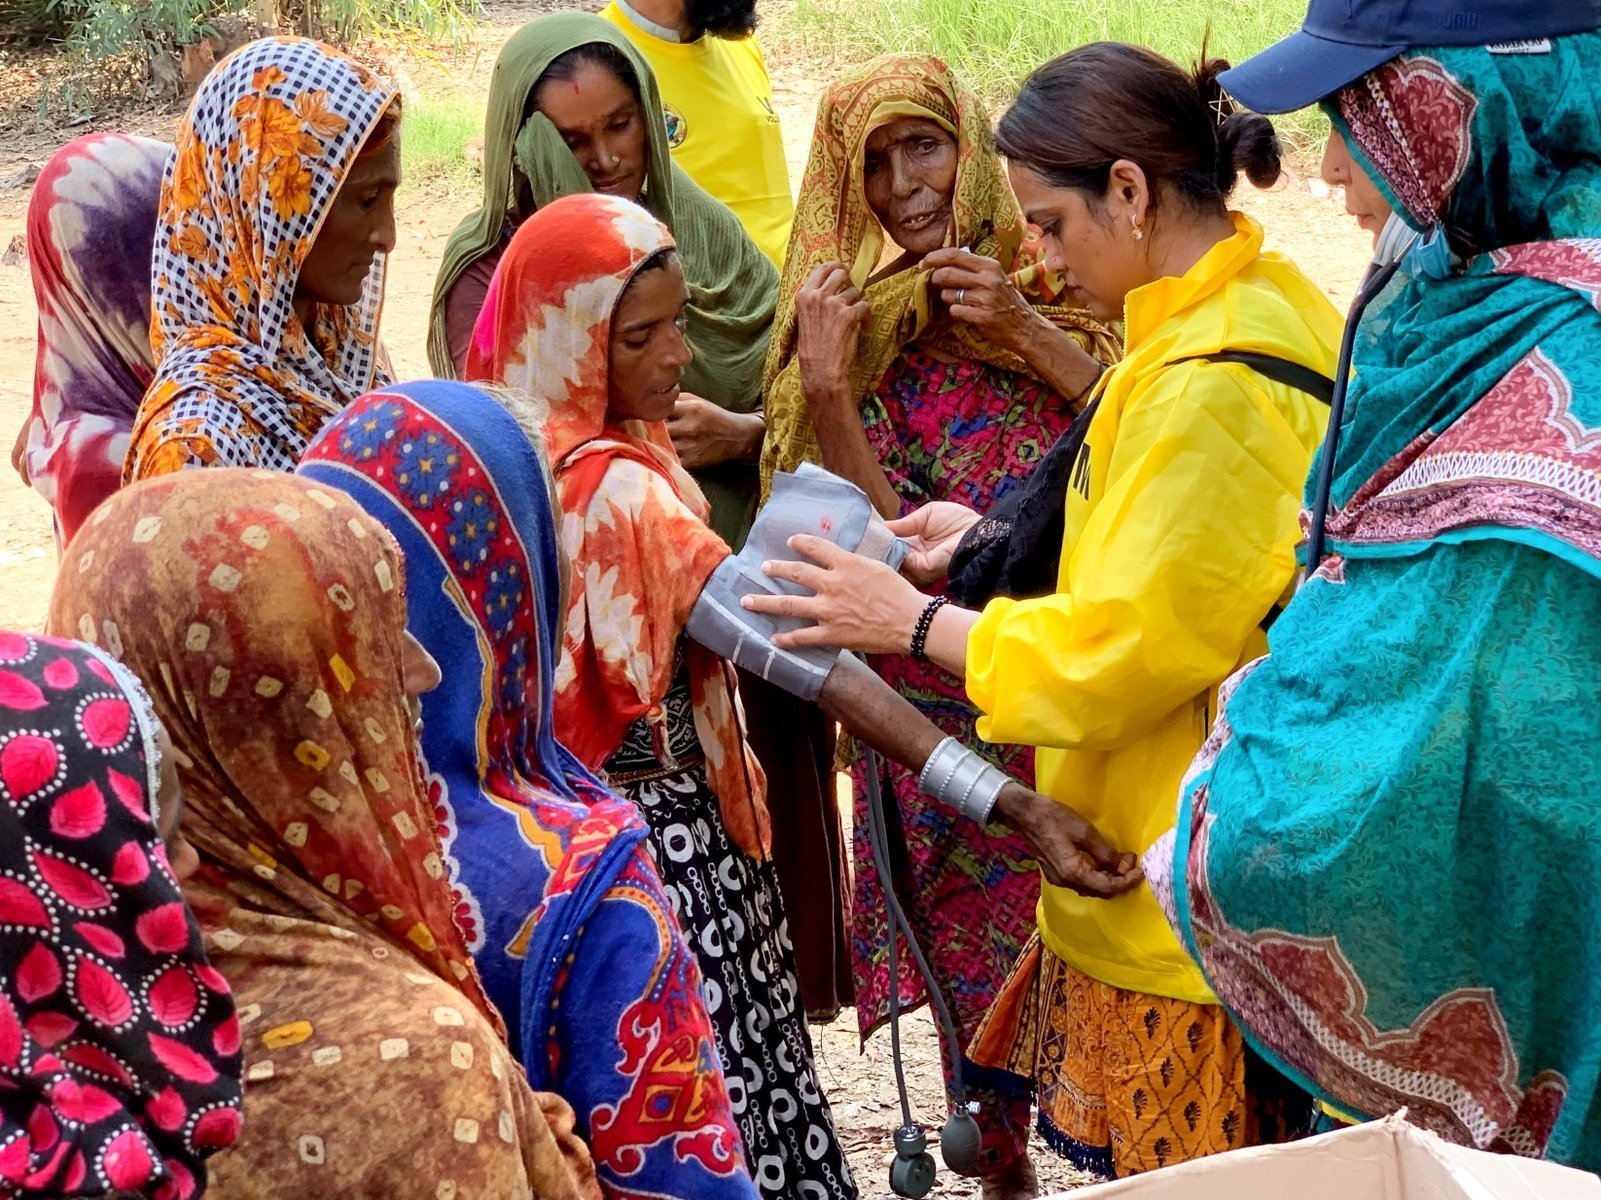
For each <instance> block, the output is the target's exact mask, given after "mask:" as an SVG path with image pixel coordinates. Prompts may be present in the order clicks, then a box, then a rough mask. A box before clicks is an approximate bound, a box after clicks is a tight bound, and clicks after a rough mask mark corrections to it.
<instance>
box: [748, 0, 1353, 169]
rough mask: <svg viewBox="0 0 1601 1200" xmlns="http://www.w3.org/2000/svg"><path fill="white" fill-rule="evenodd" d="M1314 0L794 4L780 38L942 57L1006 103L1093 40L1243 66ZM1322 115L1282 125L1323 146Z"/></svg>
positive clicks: (824, 51) (1304, 147)
mask: <svg viewBox="0 0 1601 1200" xmlns="http://www.w3.org/2000/svg"><path fill="white" fill-rule="evenodd" d="M1305 12H1306V0H876V2H875V0H866V2H865V3H864V2H863V0H796V4H795V7H794V9H793V10H792V11H791V12H789V13H788V14H786V15H785V17H784V18H782V19H781V20H780V21H777V22H775V24H776V25H778V27H779V28H778V30H777V31H776V32H777V33H778V35H779V37H780V38H782V39H784V40H786V41H790V42H792V43H794V44H795V45H796V46H797V48H798V49H799V50H800V51H801V52H802V53H803V54H806V55H808V56H810V57H812V58H835V59H838V60H843V61H847V62H856V61H861V60H864V59H867V58H871V57H873V56H875V55H878V54H886V53H890V52H895V51H909V52H916V53H926V54H934V55H938V56H939V57H940V58H942V59H944V60H945V61H946V62H947V63H949V64H950V65H951V67H952V68H954V69H955V70H956V72H957V73H958V74H959V75H961V76H962V77H963V78H964V79H966V80H967V81H968V82H969V83H970V84H972V85H973V86H974V87H976V88H977V89H978V90H979V91H980V92H981V93H983V95H984V96H985V98H986V99H988V100H989V101H990V103H991V104H992V105H997V106H1000V105H1004V104H1005V103H1006V102H1007V101H1008V100H1009V99H1010V98H1011V97H1012V95H1013V94H1014V93H1015V91H1016V89H1017V85H1018V84H1019V83H1021V82H1022V80H1023V77H1024V76H1026V75H1027V74H1028V73H1029V71H1031V70H1032V69H1033V68H1034V67H1036V66H1038V65H1040V64H1041V63H1043V62H1046V61H1047V60H1049V59H1051V58H1054V57H1055V56H1056V55H1058V54H1061V53H1063V52H1064V51H1066V50H1070V49H1072V48H1073V47H1074V46H1080V45H1083V44H1084V43H1085V42H1096V41H1117V42H1135V43H1139V44H1142V45H1146V46H1150V47H1152V48H1153V49H1155V50H1157V51H1159V52H1161V53H1162V54H1165V55H1167V56H1168V57H1169V58H1172V59H1174V60H1176V61H1178V62H1181V63H1185V64H1189V63H1192V62H1194V61H1195V59H1196V57H1197V55H1198V54H1199V52H1200V48H1201V39H1202V37H1203V36H1204V35H1206V33H1207V31H1208V28H1209V27H1210V31H1211V36H1210V41H1209V43H1208V48H1209V51H1210V53H1212V54H1213V55H1217V56H1221V57H1223V58H1227V59H1229V60H1231V61H1233V62H1239V61H1240V60H1241V59H1243V58H1245V57H1247V56H1248V55H1251V54H1254V53H1255V52H1256V51H1258V50H1260V49H1262V48H1263V47H1264V46H1267V45H1268V44H1270V43H1272V42H1274V41H1277V40H1278V39H1279V38H1281V37H1283V36H1284V35H1285V34H1287V33H1289V32H1290V31H1292V30H1294V29H1296V28H1298V27H1299V26H1300V23H1301V19H1302V17H1303V16H1304V15H1305ZM1327 130H1328V125H1327V122H1326V121H1324V119H1323V117H1322V116H1321V115H1320V114H1319V113H1317V112H1316V111H1308V112H1302V113H1297V114H1294V115H1292V116H1290V117H1287V118H1283V119H1281V120H1280V121H1279V131H1280V135H1281V136H1282V137H1283V138H1284V140H1285V142H1286V143H1287V144H1288V145H1289V147H1290V148H1291V149H1292V150H1294V151H1298V152H1302V153H1304V152H1307V151H1310V150H1312V149H1314V148H1315V147H1316V146H1317V145H1318V144H1320V143H1321V141H1322V138H1323V136H1324V134H1325V133H1326V132H1327Z"/></svg>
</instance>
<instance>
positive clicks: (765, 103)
mask: <svg viewBox="0 0 1601 1200" xmlns="http://www.w3.org/2000/svg"><path fill="white" fill-rule="evenodd" d="M761 102H762V107H763V108H765V109H766V110H767V123H768V124H769V125H777V124H778V110H777V109H776V108H774V107H773V98H772V97H771V96H763V97H761Z"/></svg>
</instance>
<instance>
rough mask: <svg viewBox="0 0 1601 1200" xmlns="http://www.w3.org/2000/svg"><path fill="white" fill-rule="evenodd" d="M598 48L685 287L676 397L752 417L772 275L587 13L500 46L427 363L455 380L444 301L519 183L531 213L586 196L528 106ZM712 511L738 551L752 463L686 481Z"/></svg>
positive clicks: (550, 21) (625, 47) (651, 95)
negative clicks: (689, 360)
mask: <svg viewBox="0 0 1601 1200" xmlns="http://www.w3.org/2000/svg"><path fill="white" fill-rule="evenodd" d="M595 42H604V43H605V44H607V45H609V46H614V47H616V48H617V49H618V50H619V51H621V52H622V54H623V57H624V58H626V59H627V60H628V62H629V63H630V64H632V66H633V69H634V77H635V80H636V81H637V82H638V84H639V94H640V101H641V106H642V108H643V109H644V115H645V124H646V136H647V137H648V138H649V162H648V164H647V167H646V173H645V195H644V197H643V198H642V202H643V203H644V205H645V207H646V208H648V209H649V210H650V211H651V213H652V214H653V215H654V216H655V217H656V218H657V220H659V221H661V222H662V224H664V225H666V226H667V228H668V229H670V230H672V233H673V239H674V240H675V241H676V242H677V243H678V251H679V254H680V256H681V257H682V259H683V263H684V276H685V279H686V280H687V282H688V284H689V310H688V312H687V314H686V317H687V330H686V334H687V337H688V339H689V344H690V347H691V349H693V350H694V352H695V361H694V363H693V364H691V366H690V367H689V369H688V370H687V371H686V372H685V373H684V390H685V391H686V392H691V393H693V394H694V395H697V396H701V397H703V398H705V399H707V400H710V401H711V402H712V403H713V404H716V405H718V406H720V407H722V408H725V409H728V410H729V411H731V412H742V413H743V412H751V411H753V410H754V409H755V408H756V407H757V405H758V403H759V402H760V400H761V390H762V362H763V360H764V358H765V357H766V355H767V340H768V336H769V333H770V331H771V327H772V323H773V310H774V307H775V305H776V303H777V299H778V271H777V268H775V267H774V266H773V264H772V262H771V260H769V259H768V257H767V256H766V255H765V254H763V253H762V252H761V251H760V250H759V249H758V248H757V247H756V244H755V243H754V242H752V241H751V240H750V238H749V237H748V236H747V235H746V233H745V230H744V227H743V226H742V225H740V223H739V218H738V217H736V216H735V215H734V214H733V211H732V210H730V209H729V208H728V206H727V205H725V204H723V203H722V202H721V201H718V200H716V199H713V198H712V197H711V196H710V195H708V194H707V193H706V192H705V191H704V190H703V189H702V188H701V187H700V185H699V184H697V183H696V182H695V181H694V180H693V179H691V178H690V177H689V176H688V175H686V174H685V173H684V171H683V170H682V169H681V168H680V167H678V166H677V165H676V164H675V163H674V162H673V160H672V157H671V155H670V153H669V151H668V146H667V122H666V119H665V117H664V116H663V113H662V102H661V95H660V93H659V91H658V90H657V87H656V76H655V73H654V72H653V71H652V70H651V69H650V64H649V63H647V62H646V61H645V59H644V58H643V57H642V56H641V55H640V53H639V51H637V50H636V49H634V47H633V45H632V44H631V43H630V42H629V40H628V38H627V36H626V35H625V34H624V33H623V32H622V31H621V30H620V29H618V28H617V27H616V26H615V25H613V24H612V23H611V22H610V21H605V20H602V19H601V18H600V17H596V16H592V15H590V14H588V13H571V12H563V13H551V14H550V15H548V16H544V17H539V18H537V19H536V20H533V21H530V22H529V23H528V24H527V25H524V26H523V27H522V29H520V30H518V31H517V33H516V35H515V36H514V37H512V39H511V40H510V41H509V42H507V43H506V47H505V49H503V50H502V51H501V52H500V57H499V58H498V59H497V60H496V61H495V71H494V74H493V76H492V77H491V78H490V82H489V108H488V113H487V115H486V117H485V120H484V203H483V206H482V207H481V208H479V209H478V211H477V212H474V213H472V214H471V215H469V216H468V217H467V218H466V219H465V220H463V221H462V223H461V224H460V225H458V226H457V227H456V232H455V233H453V234H452V235H451V238H450V241H449V243H447V244H446V246H445V256H444V261H443V262H442V263H441V264H440V267H439V278H438V279H437V280H436V281H435V283H434V302H433V311H432V313H431V314H430V317H429V325H428V360H429V362H430V363H431V364H432V365H433V369H434V373H435V374H437V375H439V376H440V377H441V378H446V379H448V378H451V377H452V376H453V375H454V374H455V370H454V367H453V366H452V364H451V361H450V348H449V344H448V342H447V340H446V337H445V298H446V297H447V296H448V295H449V294H450V289H451V288H452V287H454V286H455V284H456V281H457V280H458V279H460V278H461V275H462V273H463V272H464V271H465V270H466V269H467V268H468V267H469V266H471V265H472V264H473V263H474V262H476V261H477V260H478V259H480V258H482V257H483V256H484V255H485V254H487V253H489V252H490V251H491V250H493V249H494V248H495V247H496V246H498V245H499V244H500V240H501V236H502V233H503V232H504V230H505V227H506V224H507V222H508V221H510V222H511V223H512V224H518V223H520V222H522V221H523V220H524V219H526V218H527V217H528V215H529V212H531V211H532V209H530V210H529V211H519V209H518V205H519V190H520V189H519V188H518V187H517V186H516V185H517V183H518V180H519V177H520V178H521V180H522V182H523V183H525V184H526V185H527V187H526V191H523V192H522V195H523V197H524V198H526V196H527V194H528V193H530V192H531V193H532V195H533V204H534V207H536V208H537V207H539V206H540V205H544V204H548V203H550V201H552V200H554V199H556V198H557V197H559V196H566V195H570V194H572V193H575V192H587V191H590V190H591V188H590V186H589V178H588V177H587V176H586V175H585V174H584V171H583V168H582V167H581V166H579V164H578V160H577V159H576V158H574V157H573V153H572V151H571V150H569V149H568V148H567V144H566V143H565V142H563V141H562V138H561V134H559V133H558V132H557V131H556V127H555V126H554V125H553V124H551V122H550V120H549V119H548V118H547V117H546V116H545V115H544V114H543V113H538V112H535V113H532V114H530V115H529V116H528V117H527V118H526V119H524V114H525V113H528V112H529V108H530V98H531V97H532V95H533V91H534V88H535V87H536V86H537V85H538V83H539V81H540V79H541V77H543V75H544V74H545V71H546V70H547V69H548V68H549V67H550V64H551V63H552V62H554V61H555V60H556V59H557V58H559V57H561V56H562V55H563V54H565V53H567V52H568V51H569V50H575V49H577V48H578V47H579V46H587V45H590V44H592V43H595ZM695 479H696V481H697V482H698V483H699V484H700V485H701V489H702V490H703V491H704V492H705V493H706V498H707V499H708V500H709V501H711V505H712V516H711V525H712V528H713V529H715V530H717V532H718V533H719V534H721V535H722V536H723V538H724V539H725V540H727V541H728V542H729V543H730V544H732V545H733V546H734V547H735V548H736V549H737V548H738V547H739V546H740V544H741V543H743V541H744V539H745V534H746V532H747V530H748V529H749V527H750V520H751V516H752V514H753V512H754V509H755V503H756V471H755V467H754V465H752V464H745V463H724V464H722V465H721V466H717V467H713V468H710V469H709V470H705V471H697V472H695Z"/></svg>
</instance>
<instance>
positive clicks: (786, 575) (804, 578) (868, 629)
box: [743, 533, 927, 654]
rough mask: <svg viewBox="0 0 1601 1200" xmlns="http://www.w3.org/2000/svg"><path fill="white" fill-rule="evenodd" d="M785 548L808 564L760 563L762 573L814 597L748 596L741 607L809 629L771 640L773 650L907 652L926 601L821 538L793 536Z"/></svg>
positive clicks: (877, 566)
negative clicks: (806, 590)
mask: <svg viewBox="0 0 1601 1200" xmlns="http://www.w3.org/2000/svg"><path fill="white" fill-rule="evenodd" d="M789 548H790V549H791V550H794V551H795V552H796V553H798V554H803V555H805V556H806V557H807V558H809V559H811V560H812V561H811V562H765V563H763V564H762V570H763V572H765V573H766V574H767V575H768V576H769V577H771V578H773V579H784V580H788V581H789V582H790V583H798V584H800V585H801V586H802V587H804V588H809V589H811V591H812V592H813V593H814V595H811V596H763V595H760V594H754V595H749V596H746V597H745V599H744V602H743V603H744V605H745V607H746V608H748V609H750V610H751V611H752V612H759V613H768V614H769V615H772V616H778V617H799V618H801V619H802V620H807V621H812V622H815V624H813V625H810V626H808V627H807V628H805V629H797V630H794V631H793V632H791V633H781V634H777V635H775V636H774V638H773V644H774V645H776V646H778V647H780V648H782V649H785V650H801V649H805V648H807V647H810V646H838V647H839V648H841V649H843V650H855V651H857V652H858V653H861V654H905V653H906V652H907V650H908V649H909V648H910V646H911V644H912V631H913V630H914V629H916V628H917V618H918V617H919V616H921V615H922V612H923V606H924V604H925V603H926V602H927V597H925V596H924V595H923V594H922V593H921V592H919V591H918V590H917V589H916V588H915V587H913V586H912V585H911V584H910V583H908V582H907V581H906V580H904V579H902V578H901V577H900V576H899V575H897V574H896V573H895V571H894V570H892V569H891V568H890V567H888V566H885V565H884V564H883V563H881V562H877V561H876V560H874V559H871V558H863V557H862V556H861V555H859V554H852V553H851V552H850V551H849V550H841V549H840V548H839V547H838V546H836V545H834V543H833V542H827V541H824V540H823V539H822V538H819V537H812V536H810V535H808V534H803V533H799V534H796V535H795V536H794V537H792V538H790V539H789ZM814 564H815V565H814Z"/></svg>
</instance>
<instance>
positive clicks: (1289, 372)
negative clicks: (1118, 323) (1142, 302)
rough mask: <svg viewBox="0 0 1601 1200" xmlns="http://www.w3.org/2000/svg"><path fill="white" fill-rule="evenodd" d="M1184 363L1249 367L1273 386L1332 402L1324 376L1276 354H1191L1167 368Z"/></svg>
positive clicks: (1331, 389)
mask: <svg viewBox="0 0 1601 1200" xmlns="http://www.w3.org/2000/svg"><path fill="white" fill-rule="evenodd" d="M1186 362H1214V363H1238V364H1239V365H1240V366H1242V367H1249V368H1250V369H1251V370H1253V371H1255V372H1256V373H1257V374H1258V375H1261V376H1264V377H1265V378H1268V379H1271V380H1273V382H1274V383H1282V384H1283V385H1284V386H1285V387H1292V388H1294V389H1295V390H1296V391H1298V392H1305V393H1306V394H1307V395H1308V396H1312V397H1314V398H1316V399H1318V400H1321V401H1323V403H1324V404H1330V403H1333V401H1334V380H1332V379H1330V378H1329V377H1328V376H1327V375H1320V374H1319V373H1318V372H1316V371H1314V370H1313V369H1312V368H1311V367H1307V366H1302V365H1301V364H1300V363H1298V362H1291V361H1290V360H1289V359H1287V358H1280V357H1278V355H1276V354H1258V353H1256V352H1255V351H1254V350H1219V351H1218V352H1217V353H1216V354H1194V355H1191V356H1190V357H1189V358H1175V359H1174V360H1173V361H1172V363H1170V364H1169V365H1170V366H1174V365H1177V364H1178V363H1186Z"/></svg>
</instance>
